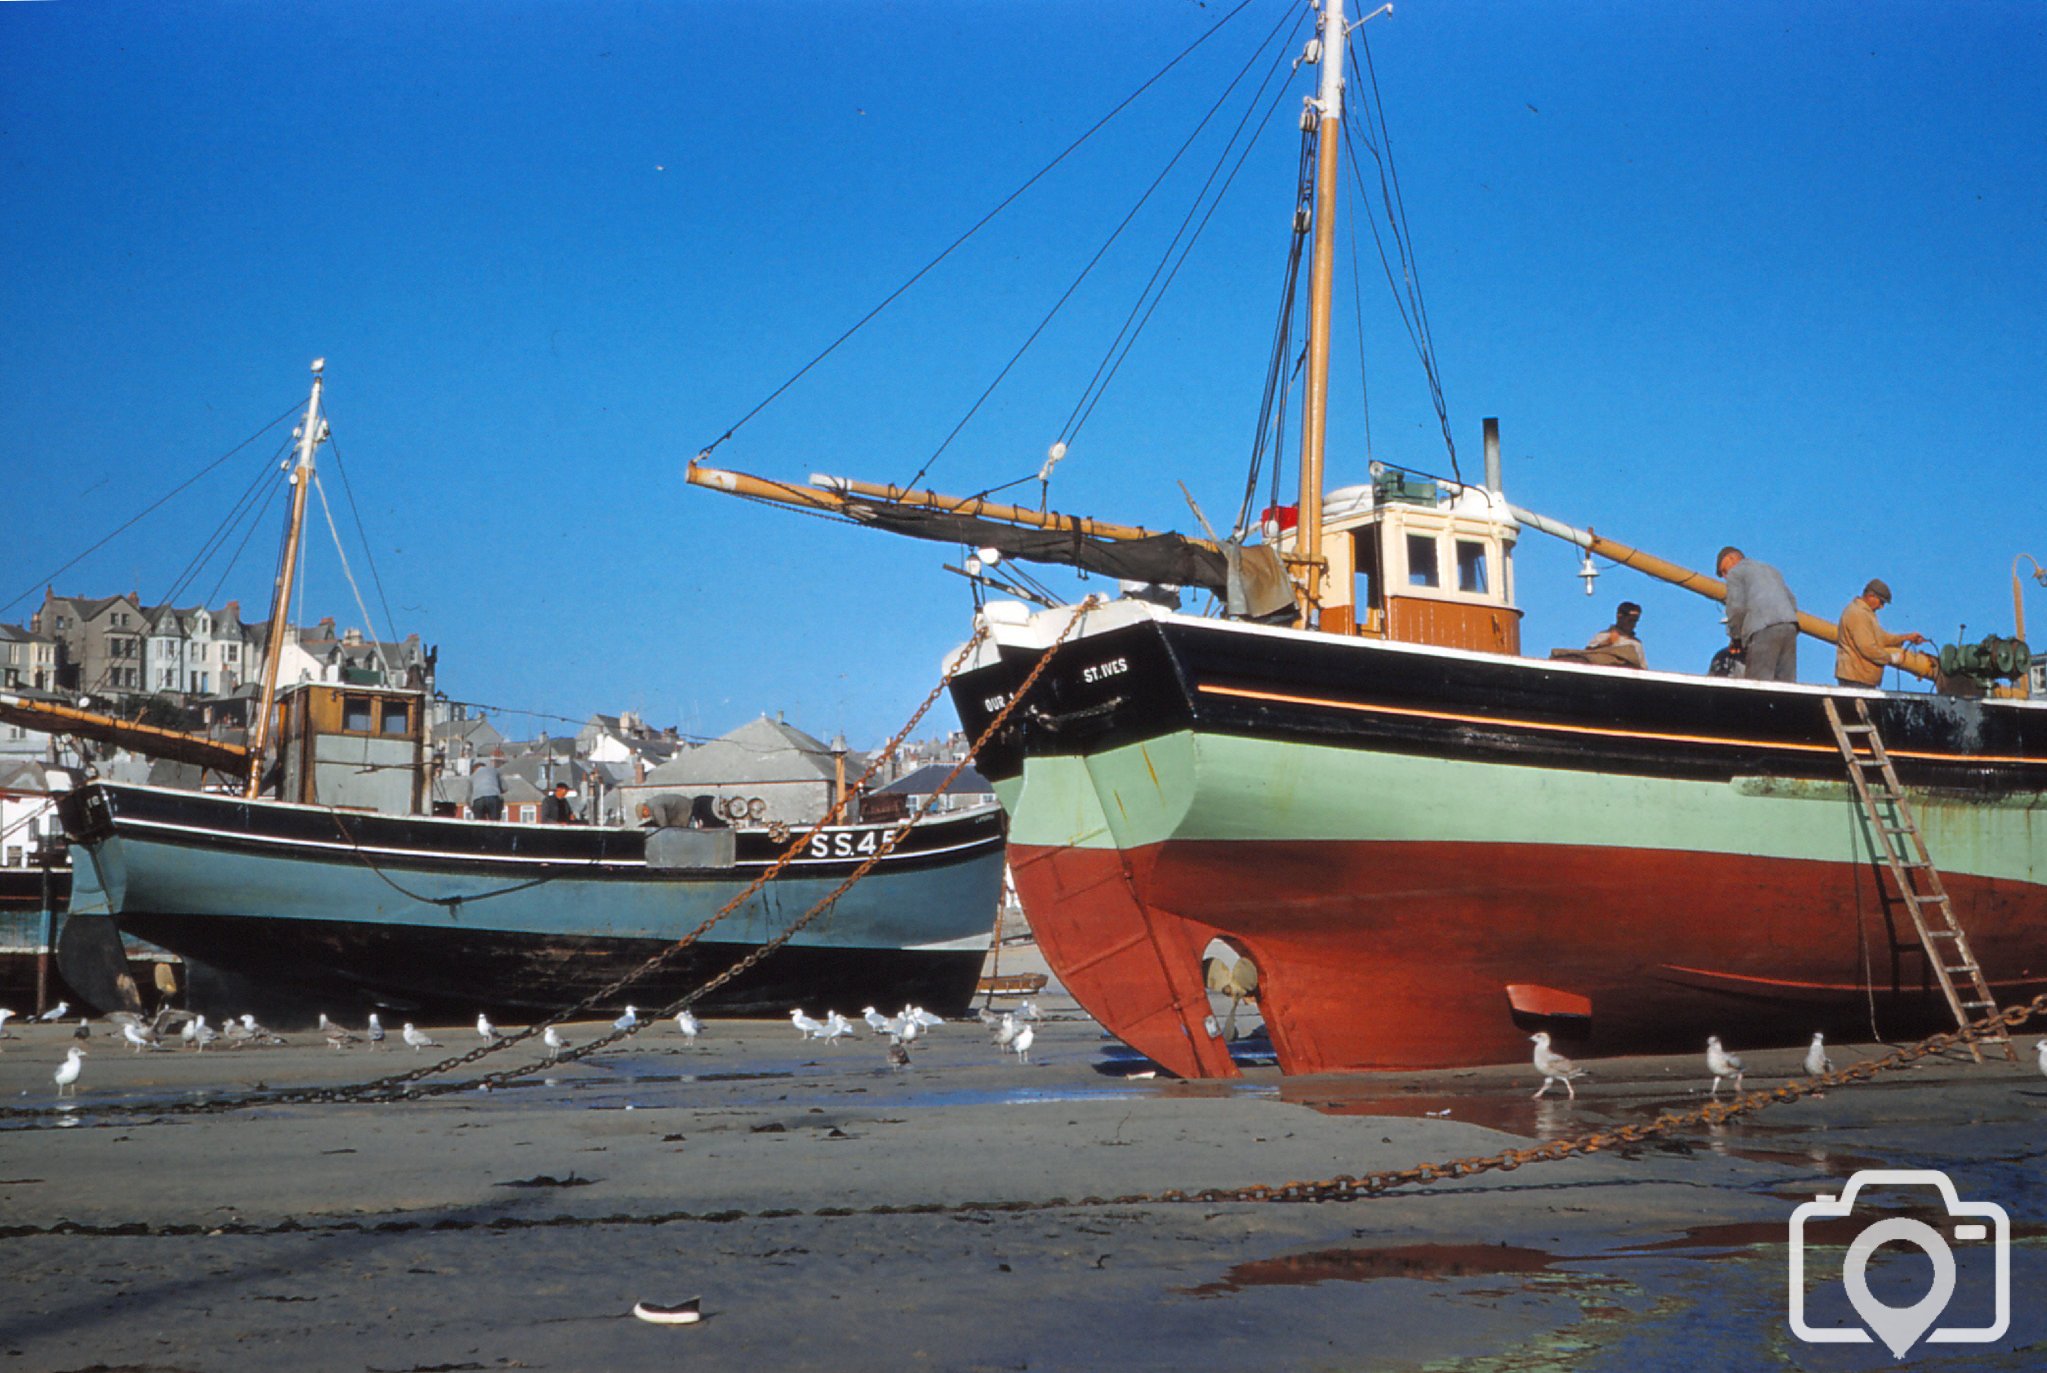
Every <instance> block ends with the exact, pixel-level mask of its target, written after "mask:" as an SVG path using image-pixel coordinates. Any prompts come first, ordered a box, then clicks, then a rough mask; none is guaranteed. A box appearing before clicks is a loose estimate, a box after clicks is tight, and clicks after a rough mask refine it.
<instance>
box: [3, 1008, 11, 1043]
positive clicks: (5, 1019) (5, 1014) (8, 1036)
mask: <svg viewBox="0 0 2047 1373" xmlns="http://www.w3.org/2000/svg"><path fill="white" fill-rule="evenodd" d="M13 1018H14V1012H12V1011H10V1010H8V1009H7V1008H6V1007H5V1006H0V1039H12V1038H14V1036H13V1035H11V1034H9V1033H7V1022H8V1021H10V1020H12V1019H13Z"/></svg>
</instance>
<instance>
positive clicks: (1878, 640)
mask: <svg viewBox="0 0 2047 1373" xmlns="http://www.w3.org/2000/svg"><path fill="white" fill-rule="evenodd" d="M1890 603H1891V589H1890V587H1889V586H1887V585H1885V584H1884V583H1883V582H1882V581H1881V580H1879V579H1878V578H1875V577H1872V578H1870V579H1869V585H1868V586H1865V587H1863V588H1862V594H1861V595H1860V596H1857V597H1856V598H1855V599H1854V600H1852V601H1850V602H1848V608H1847V609H1846V610H1843V611H1842V612H1841V637H1840V639H1839V640H1838V641H1837V642H1838V644H1839V648H1838V649H1837V650H1836V652H1835V654H1834V680H1835V681H1837V682H1839V683H1840V684H1841V685H1842V686H1852V687H1873V686H1881V685H1882V684H1883V679H1884V669H1885V668H1887V667H1890V666H1892V665H1894V664H1895V663H1896V662H1897V661H1898V650H1899V649H1901V648H1903V647H1904V646H1905V645H1907V644H1923V643H1925V642H1926V636H1925V635H1924V634H1892V633H1890V632H1889V631H1887V630H1885V629H1884V627H1883V626H1882V625H1880V624H1878V623H1877V622H1876V612H1877V611H1879V610H1882V609H1883V608H1884V607H1885V606H1887V605H1889V604H1890Z"/></svg>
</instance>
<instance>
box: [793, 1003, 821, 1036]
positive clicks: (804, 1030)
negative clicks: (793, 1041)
mask: <svg viewBox="0 0 2047 1373" xmlns="http://www.w3.org/2000/svg"><path fill="white" fill-rule="evenodd" d="M789 1023H790V1024H791V1025H794V1026H795V1027H796V1029H797V1032H798V1033H799V1034H801V1035H802V1036H803V1037H804V1038H805V1039H823V1038H824V1022H822V1021H818V1020H812V1019H811V1018H810V1017H809V1016H807V1015H805V1014H804V1013H803V1008H802V1007H801V1006H798V1007H796V1008H795V1009H794V1010H792V1011H790V1012H789Z"/></svg>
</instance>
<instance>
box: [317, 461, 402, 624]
mask: <svg viewBox="0 0 2047 1373" xmlns="http://www.w3.org/2000/svg"><path fill="white" fill-rule="evenodd" d="M327 449H328V451H329V452H331V453H333V454H334V470H335V471H337V472H339V473H340V474H341V490H342V494H344V495H346V496H347V497H348V510H349V513H350V514H351V515H352V516H354V518H355V534H356V537H357V538H358V539H361V540H362V555H363V561H364V563H366V564H367V565H368V566H369V569H370V583H371V585H373V586H375V587H376V588H377V602H378V604H380V605H382V606H383V607H384V623H385V624H387V625H389V626H390V627H391V632H392V633H393V634H396V633H397V632H398V617H397V616H396V615H393V614H392V613H391V601H390V598H389V597H387V596H386V595H385V594H384V578H383V576H382V574H380V573H379V572H378V571H377V555H376V551H375V550H374V549H372V548H371V547H370V535H369V531H368V530H367V529H365V528H364V527H363V522H362V510H361V508H360V507H359V506H357V505H356V503H355V487H354V485H353V484H351V483H350V481H349V480H348V464H347V463H345V462H343V461H342V459H341V445H340V444H338V443H336V442H335V441H334V435H333V432H332V428H331V426H330V428H329V432H328V435H327ZM363 617H364V618H365V619H368V618H369V615H368V612H367V611H365V612H364V616H363Z"/></svg>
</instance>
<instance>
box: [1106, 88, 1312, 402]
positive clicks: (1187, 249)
mask: <svg viewBox="0 0 2047 1373" xmlns="http://www.w3.org/2000/svg"><path fill="white" fill-rule="evenodd" d="M1282 60H1284V59H1283V56H1282ZM1275 65H1277V64H1275ZM1264 90H1265V88H1264V86H1260V87H1259V89H1258V94H1261V95H1262V94H1263V93H1264ZM1285 98H1286V86H1285V84H1284V83H1282V84H1281V85H1280V88H1279V89H1278V90H1277V91H1275V92H1274V93H1273V97H1272V101H1271V103H1270V104H1268V105H1267V106H1266V108H1265V113H1264V115H1263V116H1262V117H1261V118H1259V120H1258V121H1257V125H1256V127H1255V128H1254V129H1253V131H1252V133H1251V136H1250V137H1249V138H1247V139H1245V140H1244V148H1243V151H1242V152H1241V153H1239V154H1238V155H1237V160H1236V162H1235V163H1234V164H1233V165H1232V166H1231V167H1230V170H1229V174H1228V175H1227V176H1225V177H1224V178H1223V182H1222V185H1221V186H1219V187H1217V188H1216V191H1215V194H1214V196H1212V197H1208V208H1207V210H1206V211H1201V199H1202V197H1204V196H1207V192H1208V186H1209V184H1211V183H1213V181H1214V179H1215V176H1216V174H1217V173H1219V172H1220V171H1221V170H1222V167H1221V162H1220V161H1219V162H1218V164H1217V166H1216V169H1215V171H1214V172H1211V173H1210V175H1209V182H1208V183H1204V184H1203V186H1202V189H1201V193H1200V195H1198V196H1197V197H1196V199H1195V202H1194V205H1193V206H1192V207H1190V208H1189V210H1188V212H1187V213H1188V218H1189V219H1190V220H1191V219H1192V218H1193V217H1194V215H1195V213H1196V212H1197V211H1200V212H1201V219H1200V222H1199V223H1198V224H1195V225H1194V229H1193V232H1192V233H1191V234H1188V235H1187V242H1186V244H1185V245H1184V246H1183V247H1181V248H1180V252H1179V256H1178V258H1177V259H1173V266H1172V269H1171V270H1170V271H1168V272H1166V274H1165V279H1164V280H1163V281H1160V282H1159V286H1158V290H1157V291H1155V292H1153V293H1152V296H1151V303H1150V304H1149V305H1145V304H1144V302H1143V298H1142V297H1141V296H1140V297H1139V302H1138V305H1139V307H1141V308H1142V309H1143V314H1142V315H1141V316H1139V317H1138V318H1137V321H1136V324H1135V326H1134V327H1133V326H1131V325H1129V323H1128V322H1127V321H1126V325H1125V327H1126V328H1127V329H1128V331H1129V336H1128V338H1127V339H1123V336H1122V335H1120V334H1119V335H1118V338H1119V339H1121V340H1122V351H1121V352H1120V353H1117V352H1116V345H1115V344H1113V343H1112V344H1111V345H1110V353H1111V355H1113V356H1114V357H1115V362H1114V363H1113V364H1112V365H1110V366H1109V368H1108V371H1107V373H1106V374H1105V375H1103V376H1102V377H1101V381H1100V384H1099V385H1097V386H1096V387H1095V389H1094V395H1093V397H1092V398H1091V399H1090V398H1088V397H1087V396H1086V395H1085V394H1083V397H1082V404H1083V405H1084V406H1085V408H1084V409H1078V411H1077V418H1075V419H1072V420H1071V421H1070V422H1069V426H1068V428H1067V431H1066V433H1067V437H1068V438H1069V439H1072V438H1077V437H1079V435H1080V431H1081V428H1082V427H1083V426H1084V425H1086V424H1087V422H1088V420H1089V419H1090V418H1092V417H1093V415H1094V412H1095V407H1096V406H1097V405H1099V404H1101V401H1102V397H1103V396H1105V395H1107V394H1108V391H1109V385H1110V383H1111V382H1113V381H1114V380H1115V379H1116V374H1117V373H1118V372H1120V371H1121V370H1122V369H1123V364H1124V363H1125V362H1127V361H1128V360H1129V358H1130V353H1131V350H1132V349H1134V348H1135V347H1136V346H1137V339H1138V336H1139V335H1140V334H1142V333H1143V332H1144V328H1145V326H1146V325H1147V324H1149V323H1151V317H1152V316H1153V315H1154V314H1156V313H1157V311H1158V308H1159V305H1160V303H1161V302H1163V301H1164V300H1165V298H1166V292H1167V291H1168V290H1170V289H1171V288H1172V285H1173V282H1174V281H1175V280H1176V279H1177V278H1178V277H1179V275H1180V269H1181V268H1182V267H1185V266H1186V265H1187V259H1188V258H1189V256H1191V255H1192V254H1193V252H1194V245H1195V244H1196V243H1198V242H1200V241H1201V235H1202V233H1203V232H1204V231H1206V230H1207V228H1208V226H1209V223H1210V222H1211V221H1212V220H1213V219H1214V218H1215V212H1216V211H1217V210H1218V209H1220V208H1221V206H1222V202H1223V197H1224V196H1226V195H1227V194H1229V189H1230V187H1231V186H1232V185H1234V184H1235V182H1236V179H1237V174H1238V173H1239V172H1241V171H1243V169H1244V163H1245V161H1246V160H1247V159H1249V157H1250V156H1251V150H1252V149H1253V148H1255V147H1257V146H1258V138H1259V135H1260V134H1262V133H1264V131H1265V129H1266V127H1267V126H1268V125H1269V124H1270V123H1271V119H1272V112H1273V111H1274V110H1276V109H1277V108H1278V107H1279V102H1280V101H1281V100H1284V99H1285ZM1253 100H1254V101H1255V100H1256V96H1254V97H1253ZM1245 120H1246V121H1247V122H1248V121H1249V120H1250V112H1249V111H1246V113H1245ZM1243 128H1244V125H1243V124H1239V125H1238V130H1237V132H1238V133H1241V132H1242V131H1243ZM1235 137H1236V135H1235V134H1233V135H1232V136H1231V138H1232V143H1234V141H1235ZM1229 151H1230V148H1229V145H1225V146H1224V148H1223V158H1224V159H1227V158H1228V156H1229ZM1181 233H1186V224H1185V222H1183V223H1182V225H1181ZM1178 240H1179V235H1178V234H1176V235H1175V236H1174V242H1175V243H1177V242H1178ZM1172 254H1173V245H1172V244H1168V245H1167V248H1166V256H1165V257H1164V258H1161V259H1160V262H1161V265H1162V266H1163V264H1164V262H1165V261H1166V260H1167V259H1171V258H1172ZM1136 308H1137V307H1133V313H1135V310H1136Z"/></svg>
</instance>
